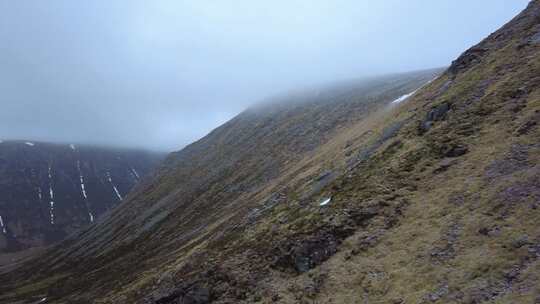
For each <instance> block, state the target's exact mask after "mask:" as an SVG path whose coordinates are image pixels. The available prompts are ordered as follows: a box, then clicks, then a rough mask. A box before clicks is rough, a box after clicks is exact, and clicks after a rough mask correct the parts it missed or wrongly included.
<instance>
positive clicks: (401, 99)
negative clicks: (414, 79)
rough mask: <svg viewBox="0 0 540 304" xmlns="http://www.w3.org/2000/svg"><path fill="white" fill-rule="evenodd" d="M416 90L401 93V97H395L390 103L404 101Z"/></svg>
mask: <svg viewBox="0 0 540 304" xmlns="http://www.w3.org/2000/svg"><path fill="white" fill-rule="evenodd" d="M417 91H418V90H414V91H412V92H410V93H409V94H405V95H402V96H401V97H399V98H397V99H395V100H394V101H392V103H400V102H402V101H405V100H407V99H408V98H409V97H411V96H412V95H414V93H416V92H417Z"/></svg>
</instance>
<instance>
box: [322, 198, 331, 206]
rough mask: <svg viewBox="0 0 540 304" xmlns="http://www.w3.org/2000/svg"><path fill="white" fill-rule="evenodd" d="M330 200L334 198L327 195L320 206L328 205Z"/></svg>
mask: <svg viewBox="0 0 540 304" xmlns="http://www.w3.org/2000/svg"><path fill="white" fill-rule="evenodd" d="M330 201H332V198H331V197H327V198H325V199H324V200H323V201H322V202H321V203H320V204H319V206H326V205H328V203H330Z"/></svg>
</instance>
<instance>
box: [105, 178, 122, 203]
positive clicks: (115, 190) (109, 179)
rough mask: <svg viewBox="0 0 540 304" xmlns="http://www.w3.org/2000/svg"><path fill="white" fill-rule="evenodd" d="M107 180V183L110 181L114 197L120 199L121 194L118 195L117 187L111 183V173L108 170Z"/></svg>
mask: <svg viewBox="0 0 540 304" xmlns="http://www.w3.org/2000/svg"><path fill="white" fill-rule="evenodd" d="M107 180H108V181H109V183H111V185H112V187H113V189H114V192H115V193H116V197H118V199H119V200H122V195H120V192H118V189H117V188H116V186H115V185H114V184H113V181H112V179H111V174H110V173H109V172H107Z"/></svg>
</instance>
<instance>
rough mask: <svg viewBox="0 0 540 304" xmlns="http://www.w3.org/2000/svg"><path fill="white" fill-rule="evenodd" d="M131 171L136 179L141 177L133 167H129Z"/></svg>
mask: <svg viewBox="0 0 540 304" xmlns="http://www.w3.org/2000/svg"><path fill="white" fill-rule="evenodd" d="M131 172H133V174H134V175H135V177H137V179H138V180H139V179H141V177H140V176H139V173H137V171H135V169H133V168H131Z"/></svg>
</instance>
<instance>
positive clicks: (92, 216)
mask: <svg viewBox="0 0 540 304" xmlns="http://www.w3.org/2000/svg"><path fill="white" fill-rule="evenodd" d="M88 216H89V217H90V223H93V222H94V215H93V214H92V212H88Z"/></svg>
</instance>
